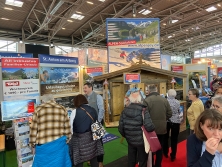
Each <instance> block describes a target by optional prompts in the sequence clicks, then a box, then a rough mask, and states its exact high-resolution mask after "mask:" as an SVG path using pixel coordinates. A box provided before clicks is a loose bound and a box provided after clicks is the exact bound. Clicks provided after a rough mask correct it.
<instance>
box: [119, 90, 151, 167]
mask: <svg viewBox="0 0 222 167" xmlns="http://www.w3.org/2000/svg"><path fill="white" fill-rule="evenodd" d="M127 95H129V97H128V99H129V101H130V104H129V105H128V106H127V107H125V108H124V110H123V111H122V114H121V116H120V121H119V127H118V129H119V132H120V134H121V135H122V136H123V137H125V138H126V140H127V142H128V166H129V167H135V165H136V163H137V153H138V161H139V165H140V167H146V166H147V158H148V155H147V154H146V152H145V148H144V140H143V132H142V129H141V126H142V125H144V126H145V129H146V130H147V131H148V132H151V131H153V130H154V125H153V123H152V121H151V119H150V115H149V112H148V111H147V110H146V108H145V106H143V105H142V104H141V103H142V99H143V97H142V96H143V94H142V93H141V92H140V90H139V89H138V88H132V89H130V90H129V91H128V92H127ZM143 110H144V120H143V117H142V112H143Z"/></svg>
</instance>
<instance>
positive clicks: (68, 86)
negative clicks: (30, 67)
mask: <svg viewBox="0 0 222 167" xmlns="http://www.w3.org/2000/svg"><path fill="white" fill-rule="evenodd" d="M40 84H41V95H44V94H66V93H74V92H79V68H73V67H40Z"/></svg>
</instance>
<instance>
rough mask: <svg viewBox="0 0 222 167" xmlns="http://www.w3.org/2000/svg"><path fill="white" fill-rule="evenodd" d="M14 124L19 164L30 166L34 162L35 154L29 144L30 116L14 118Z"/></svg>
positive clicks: (21, 166)
mask: <svg viewBox="0 0 222 167" xmlns="http://www.w3.org/2000/svg"><path fill="white" fill-rule="evenodd" d="M13 126H14V135H15V144H16V152H17V160H18V166H19V167H30V166H32V163H33V154H32V149H31V147H30V146H29V131H30V128H29V118H22V119H20V120H14V121H13Z"/></svg>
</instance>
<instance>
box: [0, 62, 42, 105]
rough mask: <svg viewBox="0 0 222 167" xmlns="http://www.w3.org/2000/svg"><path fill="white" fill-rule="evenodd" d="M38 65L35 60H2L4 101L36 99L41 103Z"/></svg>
mask: <svg viewBox="0 0 222 167" xmlns="http://www.w3.org/2000/svg"><path fill="white" fill-rule="evenodd" d="M38 65H39V61H38V59H35V58H2V82H3V99H4V100H7V101H8V100H21V99H36V100H37V103H39V71H38Z"/></svg>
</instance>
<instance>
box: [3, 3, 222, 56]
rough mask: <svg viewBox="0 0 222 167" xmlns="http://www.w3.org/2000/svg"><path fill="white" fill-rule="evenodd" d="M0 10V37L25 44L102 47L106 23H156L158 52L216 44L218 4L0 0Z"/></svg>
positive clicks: (221, 14) (221, 7)
mask: <svg viewBox="0 0 222 167" xmlns="http://www.w3.org/2000/svg"><path fill="white" fill-rule="evenodd" d="M14 5H16V6H14ZM19 6H21V7H19ZM0 9H1V10H0V37H1V38H6V39H7V38H13V39H15V40H19V39H22V40H23V41H25V42H33V43H34V42H36V43H37V42H40V43H50V42H53V43H54V44H67V45H72V46H77V47H79V46H83V47H106V18H160V31H161V35H160V41H161V51H162V52H163V53H169V54H171V53H174V54H181V53H182V54H183V53H191V52H193V51H195V50H198V49H201V48H205V47H207V46H211V45H215V44H217V43H221V41H222V33H221V30H222V1H221V0H0Z"/></svg>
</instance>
